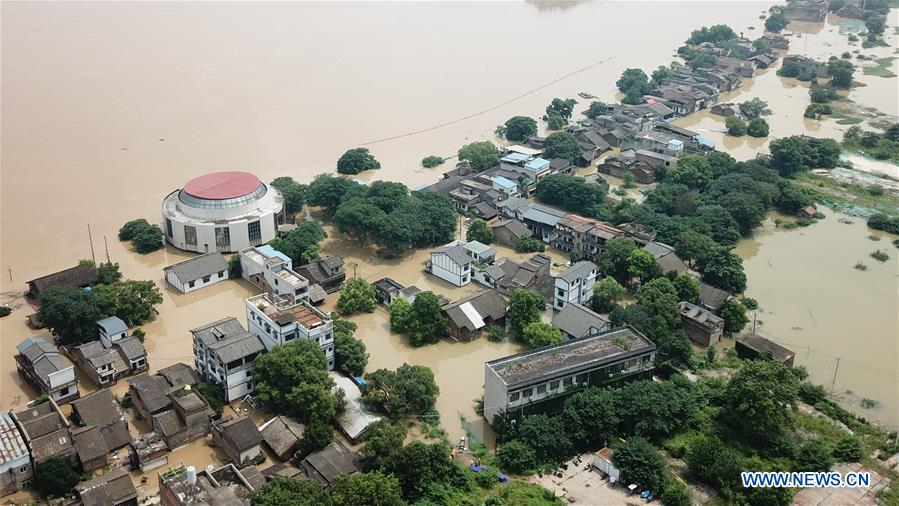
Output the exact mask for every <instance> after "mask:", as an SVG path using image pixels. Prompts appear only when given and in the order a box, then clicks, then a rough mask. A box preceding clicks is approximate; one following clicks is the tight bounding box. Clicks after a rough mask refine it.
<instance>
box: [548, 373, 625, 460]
mask: <svg viewBox="0 0 899 506" xmlns="http://www.w3.org/2000/svg"><path fill="white" fill-rule="evenodd" d="M561 416H562V419H563V420H564V423H565V427H566V429H567V431H568V434H569V435H570V436H571V440H572V443H573V444H574V445H575V446H576V447H577V448H579V449H582V450H593V449H595V448H601V447H603V446H606V444H607V443H608V442H609V441H610V440H611V439H612V438H613V437H614V436H615V435H616V434H617V433H618V424H619V419H618V414H617V413H616V412H615V397H614V395H613V393H612V391H611V390H605V389H599V388H589V389H587V390H581V391H579V392H576V393H575V394H574V395H572V396H571V397H569V398H568V399H566V400H565V403H564V405H563V407H562V415H561Z"/></svg>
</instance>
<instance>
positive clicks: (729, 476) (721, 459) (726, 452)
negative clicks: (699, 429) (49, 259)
mask: <svg viewBox="0 0 899 506" xmlns="http://www.w3.org/2000/svg"><path fill="white" fill-rule="evenodd" d="M684 460H685V461H686V462H687V469H689V470H690V474H692V475H693V476H695V477H697V478H699V479H700V480H702V481H704V482H706V483H709V484H710V485H713V486H714V487H715V488H717V489H718V490H720V491H722V492H724V493H725V495H727V496H730V495H731V494H732V493H733V492H735V491H736V490H737V487H740V488H742V487H741V486H740V483H739V479H740V472H741V471H743V467H744V461H745V459H744V458H743V456H742V455H740V453H739V452H737V451H736V450H735V449H734V448H733V447H731V446H728V445H727V444H725V443H724V442H723V441H721V440H720V439H719V438H717V437H715V436H701V437H698V438H696V439H694V440H693V441H692V442H691V443H690V445H689V446H688V447H687V454H686V455H685V458H684Z"/></svg>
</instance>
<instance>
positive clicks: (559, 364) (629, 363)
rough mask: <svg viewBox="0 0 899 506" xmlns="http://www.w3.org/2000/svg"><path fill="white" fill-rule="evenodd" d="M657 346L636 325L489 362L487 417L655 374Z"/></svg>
mask: <svg viewBox="0 0 899 506" xmlns="http://www.w3.org/2000/svg"><path fill="white" fill-rule="evenodd" d="M655 351H656V346H655V344H653V343H652V341H650V340H649V339H647V338H646V336H644V335H643V334H641V333H640V332H638V331H637V330H635V329H633V328H632V327H624V328H620V329H616V330H612V331H610V332H605V333H602V334H598V335H595V336H592V337H586V338H581V339H574V340H571V341H565V342H562V343H559V344H554V345H551V346H545V347H543V348H538V349H535V350H530V351H526V352H524V353H519V354H518V355H512V356H509V357H504V358H500V359H497V360H493V361H490V362H487V363H486V364H485V368H484V417H485V418H486V419H487V420H488V421H489V422H491V423H492V422H493V420H494V417H495V416H496V415H497V414H500V413H508V414H510V415H512V416H515V417H518V416H520V415H522V414H527V413H536V412H549V411H553V410H556V409H558V408H559V407H560V406H561V403H562V401H563V400H564V399H565V398H566V397H568V396H569V395H570V394H572V393H574V392H576V391H578V390H581V389H583V388H586V387H599V386H605V385H612V384H617V383H619V382H622V381H625V380H630V379H636V378H650V377H652V370H653V359H654V358H655Z"/></svg>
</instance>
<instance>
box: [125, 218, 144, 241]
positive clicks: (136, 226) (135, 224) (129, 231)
mask: <svg viewBox="0 0 899 506" xmlns="http://www.w3.org/2000/svg"><path fill="white" fill-rule="evenodd" d="M149 227H150V222H148V221H147V220H145V219H143V218H138V219H136V220H131V221H129V222H128V223H125V224H124V225H122V228H120V229H119V240H120V241H130V240H131V239H133V238H134V234H136V233H137V232H138V231H140V230H143V229H145V228H149Z"/></svg>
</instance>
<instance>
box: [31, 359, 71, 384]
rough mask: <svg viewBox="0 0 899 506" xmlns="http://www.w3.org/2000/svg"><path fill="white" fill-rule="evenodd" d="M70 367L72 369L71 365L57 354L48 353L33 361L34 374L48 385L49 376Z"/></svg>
mask: <svg viewBox="0 0 899 506" xmlns="http://www.w3.org/2000/svg"><path fill="white" fill-rule="evenodd" d="M71 367H73V366H72V364H70V363H69V361H68V360H66V359H64V358H62V356H61V355H60V354H58V353H48V354H46V355H42V356H41V357H40V358H38V359H37V360H35V361H34V372H36V373H37V375H38V376H40V377H41V378H43V380H44V381H45V382H46V383H48V384H49V383H50V375H51V374H53V373H55V372H59V371H63V370H65V369H68V368H71Z"/></svg>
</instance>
